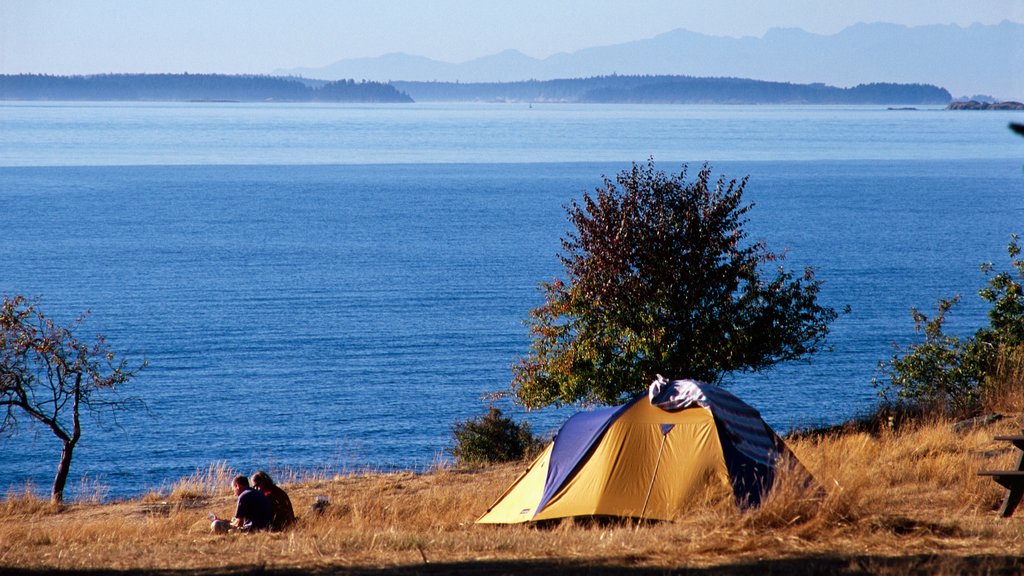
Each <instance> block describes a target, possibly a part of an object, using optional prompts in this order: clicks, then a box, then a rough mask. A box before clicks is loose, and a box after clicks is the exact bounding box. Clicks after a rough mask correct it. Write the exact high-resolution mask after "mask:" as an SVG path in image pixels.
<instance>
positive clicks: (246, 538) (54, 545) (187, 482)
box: [0, 413, 1024, 574]
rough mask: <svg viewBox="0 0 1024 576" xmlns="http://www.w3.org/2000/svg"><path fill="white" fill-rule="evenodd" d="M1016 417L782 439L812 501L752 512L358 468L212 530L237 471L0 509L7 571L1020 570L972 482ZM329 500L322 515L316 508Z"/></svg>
mask: <svg viewBox="0 0 1024 576" xmlns="http://www.w3.org/2000/svg"><path fill="white" fill-rule="evenodd" d="M1020 426H1021V415H1020V414H1019V413H1018V414H1015V415H1013V416H1010V417H1007V418H1004V419H1002V420H1000V421H998V422H996V423H994V424H992V425H989V426H987V427H981V428H975V429H971V430H967V431H963V432H954V431H953V429H952V426H951V422H948V421H937V422H933V423H930V424H927V425H923V426H920V427H916V428H915V429H912V430H905V431H888V430H883V431H882V432H881V433H878V434H869V433H865V432H857V431H845V432H844V431H836V432H832V433H829V434H825V435H813V436H806V437H802V438H790V439H789V444H790V446H791V447H792V449H793V450H794V452H795V453H796V455H797V456H798V457H799V458H800V460H801V461H802V462H803V463H804V465H805V466H806V467H807V468H808V469H809V470H810V471H811V472H812V473H813V474H814V476H815V478H816V479H817V481H818V484H819V485H820V490H819V491H818V492H817V493H816V491H815V489H810V490H809V489H804V488H800V487H799V485H798V483H797V482H795V481H793V480H792V479H783V480H781V482H780V485H779V486H778V489H777V490H775V491H774V492H773V494H772V496H771V497H770V499H769V500H768V502H767V503H766V504H765V505H764V506H762V507H761V508H760V509H758V510H755V511H752V512H746V513H741V512H738V511H737V510H736V509H735V508H734V507H733V505H732V504H731V499H730V498H728V497H727V496H726V494H725V493H724V492H713V493H709V494H708V495H707V496H706V498H705V499H704V501H703V502H701V503H700V504H699V505H696V506H694V508H692V509H690V510H687V511H685V512H683V513H682V514H681V515H680V517H679V518H678V519H677V520H676V521H675V522H671V523H661V524H654V525H645V526H639V527H637V526H631V525H611V526H609V525H604V526H600V525H584V524H578V523H575V522H571V521H570V522H563V523H562V524H560V525H558V526H555V527H551V528H536V527H530V526H499V527H494V526H477V525H474V524H473V521H474V520H475V518H476V517H477V516H479V515H480V514H481V513H482V512H483V511H484V510H486V508H487V506H488V505H489V504H490V502H491V501H493V500H494V499H495V498H496V497H497V496H498V495H499V494H500V493H501V491H502V490H503V488H504V487H505V486H507V485H508V484H509V483H510V482H511V481H512V480H513V479H514V478H515V476H516V475H517V474H518V473H519V471H520V470H521V468H522V467H523V465H522V464H518V465H508V466H500V467H493V468H487V469H481V470H473V471H460V470H453V469H443V470H437V471H435V472H433V473H430V474H420V475H417V474H412V473H400V474H374V473H366V474H359V475H350V476H338V477H331V478H307V479H303V480H293V481H290V482H289V481H288V479H287V478H285V479H283V480H285V481H284V482H283V485H284V486H285V488H286V489H287V490H288V491H289V492H290V494H291V496H292V500H293V502H294V504H295V507H296V510H297V512H298V513H299V514H300V516H301V517H302V518H301V520H300V523H299V525H298V526H297V527H296V528H294V529H293V530H291V531H289V532H285V533H277V534H254V535H240V534H229V535H213V534H210V533H209V531H208V521H207V520H206V514H207V513H208V512H210V511H213V512H217V513H218V514H219V515H221V516H230V514H231V512H232V508H233V497H232V496H231V494H230V490H229V484H230V478H231V477H232V476H233V471H231V470H229V469H227V468H224V467H220V468H212V469H210V470H208V471H205V472H203V473H201V474H197V475H195V476H193V477H191V478H187V479H183V480H182V481H180V482H179V483H178V485H177V486H175V487H174V489H173V490H172V491H171V492H170V493H169V494H150V495H147V496H146V497H144V498H141V499H139V500H134V501H128V502H119V503H109V504H103V503H98V504H89V503H79V504H74V505H71V506H69V507H67V508H65V509H64V510H60V511H57V510H54V509H53V508H51V506H50V505H49V503H47V502H44V501H42V500H38V499H36V498H35V497H33V496H31V495H18V494H9V495H8V496H7V498H6V499H5V501H3V502H2V503H0V572H4V573H8V572H10V573H16V574H19V573H20V574H35V573H42V572H49V571H52V570H64V571H83V570H101V569H102V570H103V571H104V572H105V573H107V572H106V571H109V570H114V571H133V572H134V571H144V572H149V573H153V574H183V573H196V574H244V573H261V574H262V573H280V574H293V573H294V574H298V573H309V572H312V573H359V574H376V573H384V572H398V573H409V574H413V573H436V574H442V573H469V574H490V573H501V572H505V573H511V572H515V573H523V572H529V573H552V572H555V573H564V572H578V573H599V574H607V573H617V572H620V571H622V572H629V573H640V574H645V573H651V574H661V573H665V572H666V570H667V571H670V572H675V571H678V572H679V573H690V574H694V573H697V574H700V573H732V574H754V573H757V574H763V573H765V572H767V573H780V574H781V573H786V574H812V573H821V572H833V573H851V574H861V573H878V574H897V573H899V574H904V573H915V572H916V573H928V574H961V573H965V572H970V573H997V574H998V573H1019V572H1021V571H1024V563H1022V561H1020V560H1018V558H1019V557H1020V556H1021V553H1022V552H1024V524H1022V519H1024V510H1021V514H1020V516H1019V517H1014V518H1010V519H1001V518H998V517H997V516H996V514H995V509H996V508H997V507H998V505H999V504H1000V502H1001V498H1002V494H1003V491H1002V489H1001V488H1000V487H999V486H998V485H996V484H995V483H994V482H993V481H992V480H991V479H989V478H983V477H979V476H977V475H976V472H977V471H978V470H980V469H983V468H1005V467H1012V466H1014V465H1015V464H1016V458H1017V454H1016V453H1015V450H1014V449H1012V447H1011V446H1009V444H1007V443H1005V442H995V441H993V439H992V436H993V435H995V434H1005V433H1018V432H1019V428H1020ZM318 495H326V496H328V497H329V498H330V501H331V505H330V507H329V508H328V509H327V512H326V513H325V514H324V515H322V516H320V517H315V516H313V515H312V514H311V513H310V512H309V506H310V504H311V503H312V502H313V501H314V498H315V497H316V496H318Z"/></svg>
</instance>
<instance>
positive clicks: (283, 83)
mask: <svg viewBox="0 0 1024 576" xmlns="http://www.w3.org/2000/svg"><path fill="white" fill-rule="evenodd" d="M0 100H84V101H110V100H127V101H131V100H153V101H158V100H165V101H196V100H199V101H203V100H205V101H239V102H260V101H279V102H380V103H403V102H406V103H407V102H413V101H433V102H438V101H449V102H481V101H482V102H567V103H596V104H610V103H630V104H942V105H946V104H948V103H949V102H951V101H952V100H953V97H952V95H951V94H950V93H949V92H948V91H947V90H946V89H944V88H940V87H938V86H934V85H930V84H896V83H872V84H859V85H857V86H854V87H851V88H839V87H835V86H828V85H826V84H821V83H815V84H793V83H790V82H769V81H764V80H751V79H746V78H704V77H694V76H673V75H632V76H620V75H616V74H613V75H610V76H595V77H590V78H568V79H559V80H525V81H521V82H484V83H461V82H409V81H392V82H372V81H367V80H362V81H358V82H357V81H355V80H351V79H349V80H337V81H324V80H313V79H308V78H301V77H282V76H261V75H226V74H188V73H185V74H99V75H92V76H54V75H43V74H16V75H0Z"/></svg>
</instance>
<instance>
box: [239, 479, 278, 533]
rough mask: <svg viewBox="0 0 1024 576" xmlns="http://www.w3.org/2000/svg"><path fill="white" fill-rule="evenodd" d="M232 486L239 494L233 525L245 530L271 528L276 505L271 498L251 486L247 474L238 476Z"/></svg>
mask: <svg viewBox="0 0 1024 576" xmlns="http://www.w3.org/2000/svg"><path fill="white" fill-rule="evenodd" d="M231 487H232V488H233V489H234V491H235V495H236V496H238V503H237V504H236V505H235V517H234V518H233V519H232V520H231V525H232V526H233V527H235V528H237V529H239V530H242V531H243V532H248V531H255V530H266V529H268V528H270V523H271V521H272V520H273V519H274V507H273V503H271V501H270V499H269V498H267V497H266V495H265V494H263V492H260V491H259V490H254V489H253V488H252V487H251V486H249V479H248V478H246V477H245V476H241V475H239V476H236V477H235V479H234V481H233V482H232V483H231Z"/></svg>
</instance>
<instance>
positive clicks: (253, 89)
mask: <svg viewBox="0 0 1024 576" xmlns="http://www.w3.org/2000/svg"><path fill="white" fill-rule="evenodd" d="M0 100H86V101H89V100H92V101H112V100H123V101H131V100H148V101H171V102H188V101H212V102H218V101H219V102H268V101H269V102H412V99H411V98H410V97H409V95H408V94H403V93H402V92H399V91H398V90H397V89H395V87H394V86H392V85H390V84H386V83H383V82H368V81H362V82H356V81H354V80H338V81H334V82H322V81H321V82H317V81H310V80H305V79H302V78H292V77H277V76H248V75H227V74H98V75H95V76H49V75H40V74H17V75H2V76H0Z"/></svg>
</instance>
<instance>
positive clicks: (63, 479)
mask: <svg viewBox="0 0 1024 576" xmlns="http://www.w3.org/2000/svg"><path fill="white" fill-rule="evenodd" d="M74 451H75V443H74V442H71V441H65V442H64V448H63V449H62V450H61V451H60V464H59V465H58V466H57V476H56V477H55V478H54V479H53V492H52V493H51V498H50V501H51V502H52V503H53V504H56V505H57V506H60V505H61V504H63V503H64V485H65V484H67V481H68V471H69V470H71V455H72V454H73V453H74Z"/></svg>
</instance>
